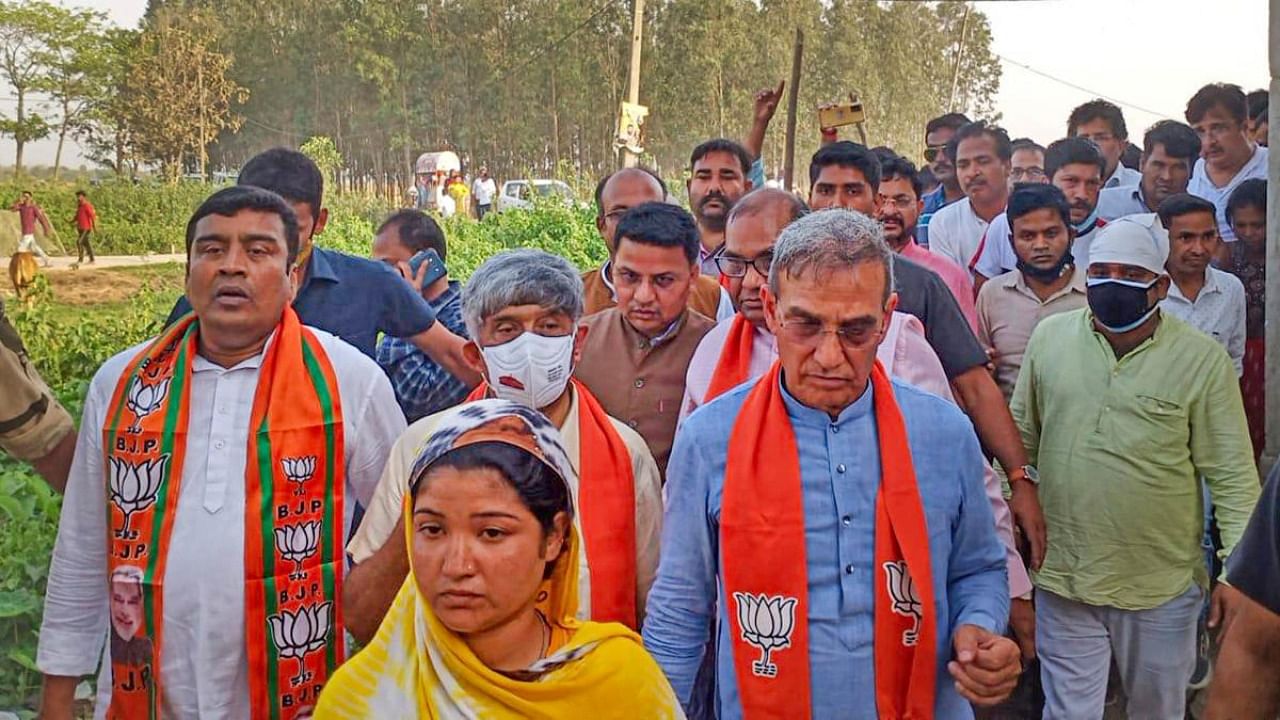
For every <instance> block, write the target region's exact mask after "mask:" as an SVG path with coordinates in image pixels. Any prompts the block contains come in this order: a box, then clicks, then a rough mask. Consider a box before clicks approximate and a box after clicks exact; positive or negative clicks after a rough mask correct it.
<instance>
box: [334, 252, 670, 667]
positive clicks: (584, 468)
mask: <svg viewBox="0 0 1280 720" xmlns="http://www.w3.org/2000/svg"><path fill="white" fill-rule="evenodd" d="M582 308H583V299H582V280H581V279H580V278H579V276H578V271H577V270H576V269H575V268H574V267H573V266H572V265H570V264H569V262H568V261H567V260H565V259H563V258H560V257H558V256H555V255H551V254H549V253H546V252H543V251H541V250H529V249H525V250H512V251H509V252H504V253H500V254H498V255H495V256H493V257H492V258H490V259H489V260H488V261H486V262H485V263H484V264H483V265H481V266H480V267H479V268H477V269H476V271H475V273H474V274H473V275H472V276H471V279H470V280H469V281H468V282H467V285H466V287H465V288H464V289H463V291H462V315H463V319H464V320H465V321H466V324H467V330H468V331H469V334H470V336H471V337H472V338H473V339H472V340H471V341H470V342H469V343H468V344H467V346H466V348H465V349H464V351H463V354H464V356H465V358H466V360H467V362H468V363H469V364H470V365H471V366H472V367H473V368H475V369H476V371H478V372H480V373H481V374H482V375H483V376H484V380H485V382H484V383H483V384H482V385H480V386H479V387H478V388H476V390H475V391H474V392H473V393H472V394H471V396H470V397H469V398H468V400H474V399H478V398H481V397H499V398H502V399H504V400H512V401H514V402H518V403H521V404H524V405H528V406H529V407H533V408H537V409H538V410H540V411H542V413H543V414H545V415H546V416H547V417H548V418H549V419H550V420H551V421H552V422H553V423H555V424H556V426H558V427H559V428H560V432H561V434H562V435H563V436H564V446H565V449H566V450H567V451H568V453H569V459H570V461H571V462H572V463H573V465H574V470H575V471H577V477H574V478H570V484H571V486H572V490H573V492H574V504H575V506H576V507H577V508H578V513H577V516H576V517H575V518H574V522H576V523H578V524H579V531H580V532H581V533H582V535H583V538H584V542H583V543H581V547H580V548H579V552H580V554H581V555H580V558H579V566H580V567H579V592H580V599H579V616H580V617H582V618H583V619H591V620H595V621H614V622H621V623H623V624H625V625H627V626H629V627H631V628H633V629H638V628H639V627H640V621H641V619H642V618H643V617H644V601H645V597H646V596H647V595H648V592H649V586H650V585H652V584H653V578H654V576H655V574H656V573H657V569H658V541H659V536H660V535H661V523H662V495H661V493H662V491H661V480H660V476H659V474H658V466H657V464H656V463H655V462H654V459H653V455H652V454H650V452H649V449H648V447H647V446H646V445H645V441H644V439H643V438H641V437H640V435H639V434H637V433H636V431H634V430H632V429H631V428H629V427H627V426H626V425H625V424H624V423H622V422H621V421H619V420H617V419H615V418H612V417H610V416H609V415H607V414H606V413H605V411H604V410H603V409H602V408H601V407H600V403H599V402H598V401H597V400H596V398H595V397H594V396H593V395H592V394H591V393H590V391H588V390H587V388H586V387H585V386H584V385H583V384H582V383H580V382H579V381H577V380H576V379H574V378H573V371H574V368H575V367H576V365H577V363H578V360H579V357H580V351H581V345H582V341H583V339H584V337H585V336H586V330H585V328H583V327H581V326H579V324H578V320H579V319H580V318H581V316H582ZM465 408H466V405H465V404H464V405H462V406H459V408H454V409H450V410H445V411H444V412H442V413H438V414H436V415H429V416H427V417H425V418H423V419H421V420H419V421H417V422H415V423H413V424H412V425H410V426H409V428H408V430H406V431H405V433H404V434H403V435H401V436H400V439H399V440H397V441H396V444H395V446H394V447H393V448H392V450H391V456H390V458H389V459H388V460H387V465H386V468H385V469H384V470H383V473H382V479H381V480H380V481H379V483H378V488H377V490H376V491H375V493H374V497H373V500H372V501H371V503H370V505H369V508H368V510H367V512H366V514H365V517H364V521H363V522H362V523H361V525H360V528H359V530H358V531H357V532H356V535H355V537H354V538H353V539H352V540H351V543H350V544H349V545H348V546H347V552H348V553H349V554H350V555H351V557H352V560H353V561H354V562H355V563H356V564H355V566H354V567H352V569H351V572H350V573H349V575H348V576H347V579H346V584H345V586H344V592H343V600H344V602H345V603H346V604H345V608H344V613H345V619H346V622H347V629H348V630H349V631H350V632H351V634H352V635H353V636H354V637H355V638H356V639H357V640H360V641H362V642H366V641H368V639H369V638H371V637H372V636H373V634H374V632H375V631H376V630H377V628H378V625H379V624H380V623H381V621H382V618H383V616H384V615H385V614H386V612H387V609H388V608H390V606H391V602H392V600H393V599H394V598H395V595H396V592H397V591H398V590H399V588H400V585H401V584H402V583H403V581H404V578H405V576H406V575H407V574H408V571H409V560H408V555H407V552H406V548H405V544H404V542H403V541H402V539H401V538H403V537H404V529H403V527H402V526H401V525H400V524H399V523H401V522H403V520H402V502H403V498H404V493H405V489H406V487H407V486H408V482H409V475H410V471H411V470H412V468H413V462H414V458H415V457H416V455H417V451H418V449H419V448H420V447H422V444H423V443H424V442H426V440H427V438H429V437H430V436H431V434H432V432H433V431H434V429H435V427H436V426H437V425H438V424H439V422H440V418H441V417H443V416H444V415H446V414H448V413H451V412H465V411H466V410H465ZM588 548H589V550H588Z"/></svg>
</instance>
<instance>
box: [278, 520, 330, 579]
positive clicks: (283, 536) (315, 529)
mask: <svg viewBox="0 0 1280 720" xmlns="http://www.w3.org/2000/svg"><path fill="white" fill-rule="evenodd" d="M319 544H320V523H319V522H318V521H312V522H305V523H302V524H300V525H290V526H289V527H278V528H276V550H278V551H279V552H280V556H281V557H283V558H284V559H285V560H292V561H293V562H294V564H295V565H296V567H295V569H294V571H293V572H292V573H290V574H289V579H290V580H300V579H302V578H303V577H305V575H303V573H302V561H303V560H306V559H307V558H309V557H311V556H312V555H315V554H316V546H317V545H319Z"/></svg>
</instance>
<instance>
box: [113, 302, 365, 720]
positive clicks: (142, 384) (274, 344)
mask: <svg viewBox="0 0 1280 720" xmlns="http://www.w3.org/2000/svg"><path fill="white" fill-rule="evenodd" d="M199 332H200V326H199V322H198V321H197V320H196V318H195V316H194V315H192V314H188V315H187V316H186V317H184V318H182V319H181V320H179V321H178V322H176V323H174V324H173V325H172V326H171V327H170V328H168V329H167V330H166V331H165V332H164V333H163V334H162V335H161V336H160V337H158V338H156V340H155V341H153V342H152V343H151V344H150V345H149V346H147V348H145V349H144V350H142V351H141V352H140V353H138V355H137V357H135V358H134V359H133V360H132V361H131V362H130V363H129V365H128V367H127V368H126V370H125V372H124V373H123V374H122V375H121V377H120V381H119V382H118V383H117V385H116V388H115V392H114V394H113V396H112V399H111V404H110V406H109V409H108V415H107V420H106V424H105V427H104V428H103V436H104V446H103V447H104V448H105V449H104V451H103V454H104V455H105V462H104V466H105V468H106V478H105V481H106V483H107V491H108V492H107V496H108V498H109V500H110V502H109V504H108V507H107V515H108V523H107V524H108V526H109V528H110V535H109V536H108V542H109V556H108V560H107V565H108V573H109V577H110V578H111V579H112V581H113V582H114V583H121V582H125V583H130V584H134V585H137V586H139V589H140V590H141V597H142V606H141V620H142V621H141V623H140V624H139V627H137V628H136V630H135V632H134V634H133V636H132V637H131V638H130V639H129V640H127V641H123V638H121V640H122V641H123V642H113V643H111V644H110V645H112V646H116V647H120V648H123V649H127V650H128V652H122V654H123V655H124V657H119V658H117V657H112V659H111V660H112V694H111V703H110V705H109V707H108V708H107V717H108V718H128V719H129V720H136V719H138V718H153V719H154V718H159V717H160V716H161V705H162V697H163V684H164V677H163V674H162V673H161V668H162V667H163V663H162V661H161V654H162V651H163V649H164V644H163V639H164V624H163V622H162V621H163V618H164V579H165V567H166V562H167V559H168V548H169V541H170V538H171V536H172V533H173V524H174V518H175V516H176V515H177V512H178V498H179V497H180V492H181V487H180V486H181V482H182V470H183V464H184V461H185V460H186V439H187V424H188V421H189V419H190V414H191V381H192V375H191V368H192V362H193V360H194V359H195V357H196V348H197V338H198V335H199ZM245 450H246V452H247V454H248V457H247V460H246V463H245V478H244V482H245V510H244V511H245V543H244V545H245V557H244V565H245V579H244V582H245V636H246V645H247V656H248V662H249V670H248V678H249V696H250V697H249V700H250V708H251V713H252V714H251V717H252V718H253V719H254V720H267V719H270V720H277V719H282V720H290V719H291V718H295V717H298V716H300V715H302V714H303V713H304V712H305V711H308V710H309V708H310V707H311V706H312V705H314V704H315V702H316V698H317V695H318V694H319V692H320V688H321V687H322V686H323V685H324V682H325V680H326V679H327V678H328V677H329V676H330V675H331V674H332V673H333V671H334V670H335V669H336V668H337V667H338V665H339V664H341V663H342V661H343V659H344V658H345V642H344V640H343V637H342V627H343V623H342V606H341V592H340V590H341V586H342V575H343V570H344V567H343V564H344V561H345V558H344V555H343V540H344V533H343V524H344V523H343V517H344V515H343V501H344V497H343V496H344V492H345V486H346V478H345V470H344V453H343V429H342V407H341V403H340V401H339V397H338V383H337V376H336V375H335V374H334V371H333V366H332V365H331V364H330V362H329V359H328V357H327V356H326V355H325V352H324V349H323V348H322V347H321V345H320V343H319V341H318V340H317V339H316V337H315V336H314V335H313V334H312V333H311V331H310V330H308V329H306V328H304V327H303V326H302V324H301V323H300V322H299V321H298V316H297V314H296V313H295V312H294V311H293V309H292V308H286V309H285V311H284V314H283V317H282V319H281V322H280V325H279V326H278V328H277V330H276V335H275V338H274V339H273V340H272V341H271V343H270V345H269V346H268V347H267V349H266V353H265V356H264V358H263V361H262V367H261V370H260V375H259V378H258V385H257V389H256V390H255V392H254V398H253V409H252V411H251V414H250V424H249V437H248V442H247V447H246V448H245ZM214 540H216V539H215V538H210V541H214ZM109 584H110V583H109ZM112 590H113V588H112V587H107V588H104V591H105V592H108V593H110V592H112ZM129 594H130V595H132V594H133V591H132V589H130V592H129ZM112 625H113V629H112V633H113V634H114V635H118V634H119V633H118V632H117V630H116V629H115V621H114V618H113V621H112Z"/></svg>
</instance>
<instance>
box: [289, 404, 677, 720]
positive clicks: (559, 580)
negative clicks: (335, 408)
mask: <svg viewBox="0 0 1280 720" xmlns="http://www.w3.org/2000/svg"><path fill="white" fill-rule="evenodd" d="M464 408H465V409H460V410H459V411H457V412H454V413H453V414H451V415H450V416H449V417H448V418H446V419H444V420H442V423H441V425H440V427H439V428H438V429H437V430H436V432H435V433H434V434H433V436H432V438H431V440H429V441H428V443H427V445H426V446H424V448H423V449H422V450H421V451H420V453H419V457H418V461H417V462H416V463H415V466H414V472H413V477H415V478H416V477H421V474H422V473H423V472H425V470H426V468H427V467H429V465H430V464H431V463H432V462H434V461H435V460H436V459H438V458H439V457H440V456H441V455H443V454H444V453H445V452H448V450H450V449H453V448H455V447H460V446H461V444H467V443H465V442H463V443H461V444H456V441H457V440H458V438H459V436H461V435H463V434H465V433H467V432H468V431H470V430H474V429H476V428H478V427H480V426H481V425H485V424H486V423H492V422H493V421H494V420H496V419H498V418H504V419H505V418H506V417H509V416H515V417H518V418H520V419H521V420H522V421H524V423H525V424H526V425H527V426H528V427H529V430H530V431H531V432H532V434H533V435H534V439H535V440H536V442H537V444H538V447H539V448H540V449H542V450H544V452H543V453H542V454H541V455H542V457H541V458H540V459H542V460H543V461H544V462H546V463H547V464H548V465H549V466H551V467H552V468H553V469H554V470H556V472H557V474H558V475H559V476H560V477H561V478H562V479H563V478H564V477H566V473H568V472H573V470H572V466H570V465H569V464H568V461H567V458H565V455H564V451H563V448H562V447H560V445H559V435H558V431H556V430H555V428H554V426H552V425H551V424H550V422H549V421H547V420H546V419H545V418H544V417H543V416H542V415H540V414H538V413H537V412H535V411H533V410H529V409H528V408H525V407H524V406H522V405H517V404H515V403H511V402H507V401H503V400H481V401H477V402H473V403H469V404H467V405H466V406H464ZM490 439H492V438H490ZM513 444H514V443H513ZM535 454H536V453H535ZM559 458H564V460H563V461H559ZM413 495H414V494H413V493H412V492H409V493H406V494H405V500H404V516H405V542H406V543H409V557H410V563H411V564H412V558H413V554H412V533H413V523H412V522H411V521H410V519H411V515H412V510H413ZM579 542H580V539H579V537H578V533H577V531H576V530H575V529H574V528H573V524H572V523H570V529H569V543H568V547H567V548H566V549H565V550H564V551H563V552H562V553H561V554H560V558H559V559H558V560H557V561H556V564H555V566H554V569H553V571H552V575H551V577H550V578H549V579H548V580H547V581H545V582H544V583H543V587H542V591H543V592H542V593H540V595H541V596H542V597H543V598H544V599H543V600H542V601H541V602H540V603H539V604H538V609H539V610H541V611H542V612H543V614H544V615H545V616H546V618H547V620H548V621H549V622H550V623H551V624H553V625H554V626H556V627H557V629H560V630H564V631H566V632H568V633H569V634H570V635H571V637H570V639H569V640H568V642H567V643H565V644H564V645H563V646H562V647H561V648H559V649H558V650H556V651H555V652H553V653H551V654H550V655H549V656H548V657H546V658H544V659H542V660H540V661H538V662H537V663H535V664H534V665H533V666H531V667H530V668H529V669H528V670H527V671H526V672H525V673H524V675H526V676H528V677H529V678H532V679H516V678H513V677H510V676H508V675H505V674H503V673H500V672H498V671H496V670H493V669H491V668H489V667H488V666H486V665H485V664H484V663H483V662H481V660H480V659H479V658H477V657H476V656H475V654H474V653H473V652H472V651H471V649H470V648H469V647H468V646H467V644H466V642H465V641H464V640H463V639H462V638H460V637H458V636H457V635H455V634H454V633H453V632H452V631H450V630H449V629H448V628H446V627H445V626H444V625H443V623H441V622H440V621H439V620H438V619H437V618H436V617H435V615H434V613H432V611H431V606H430V603H429V602H428V601H427V599H426V598H424V597H423V596H422V594H421V592H420V591H419V590H418V585H417V582H416V580H415V577H414V574H413V572H412V571H411V572H410V573H409V576H408V577H407V578H406V579H405V582H404V584H403V585H402V586H401V587H400V591H399V593H398V594H397V595H396V598H395V601H394V602H393V603H392V605H391V609H390V610H389V611H388V612H387V615H386V617H385V618H384V619H383V621H382V625H381V626H380V627H379V628H378V632H377V634H376V635H375V636H374V638H373V640H372V641H371V642H370V643H369V645H368V646H366V647H365V648H364V649H363V650H361V651H360V653H359V654H357V655H356V656H355V657H354V658H352V659H351V660H350V661H349V662H347V664H345V665H343V666H342V667H341V668H339V669H338V671H337V673H336V674H335V675H334V676H333V678H332V679H331V680H330V681H329V683H328V684H327V685H326V686H325V689H324V691H323V693H322V694H321V696H320V702H319V704H318V705H317V706H316V711H315V714H314V717H315V718H318V719H321V720H326V719H331V718H361V719H363V718H378V719H379V720H395V719H397V718H405V719H409V718H432V719H438V720H453V719H454V718H497V719H502V718H547V719H548V720H552V719H556V720H558V719H560V718H572V717H586V716H590V717H592V718H593V719H594V720H600V719H604V718H633V717H638V716H641V717H646V718H683V717H684V712H683V711H682V710H681V708H680V704H679V701H677V700H676V697H675V693H674V692H673V691H672V689H671V685H670V684H669V683H668V682H667V679H666V677H665V676H664V675H663V674H662V671H661V669H659V667H658V665H657V663H656V662H654V660H653V659H652V658H651V657H649V655H648V653H647V652H645V650H644V647H643V645H642V644H641V640H640V637H639V636H638V635H637V634H636V633H635V632H633V631H631V630H630V629H628V628H627V627H626V626H624V625H621V624H619V623H595V622H580V621H578V620H577V619H575V617H574V615H575V614H576V612H577V609H578V543H579Z"/></svg>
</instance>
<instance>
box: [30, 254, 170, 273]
mask: <svg viewBox="0 0 1280 720" xmlns="http://www.w3.org/2000/svg"><path fill="white" fill-rule="evenodd" d="M186 259H187V256H186V255H184V254H182V253H174V254H172V255H168V254H165V255H99V256H98V258H97V262H94V263H93V264H89V263H85V264H84V265H80V269H85V270H88V269H100V268H112V267H133V266H135V265H159V264H162V263H174V262H184V261H186ZM49 260H50V264H49V267H47V268H41V269H42V270H52V271H58V270H75V269H76V259H75V258H73V257H60V256H53V255H51V256H49Z"/></svg>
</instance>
